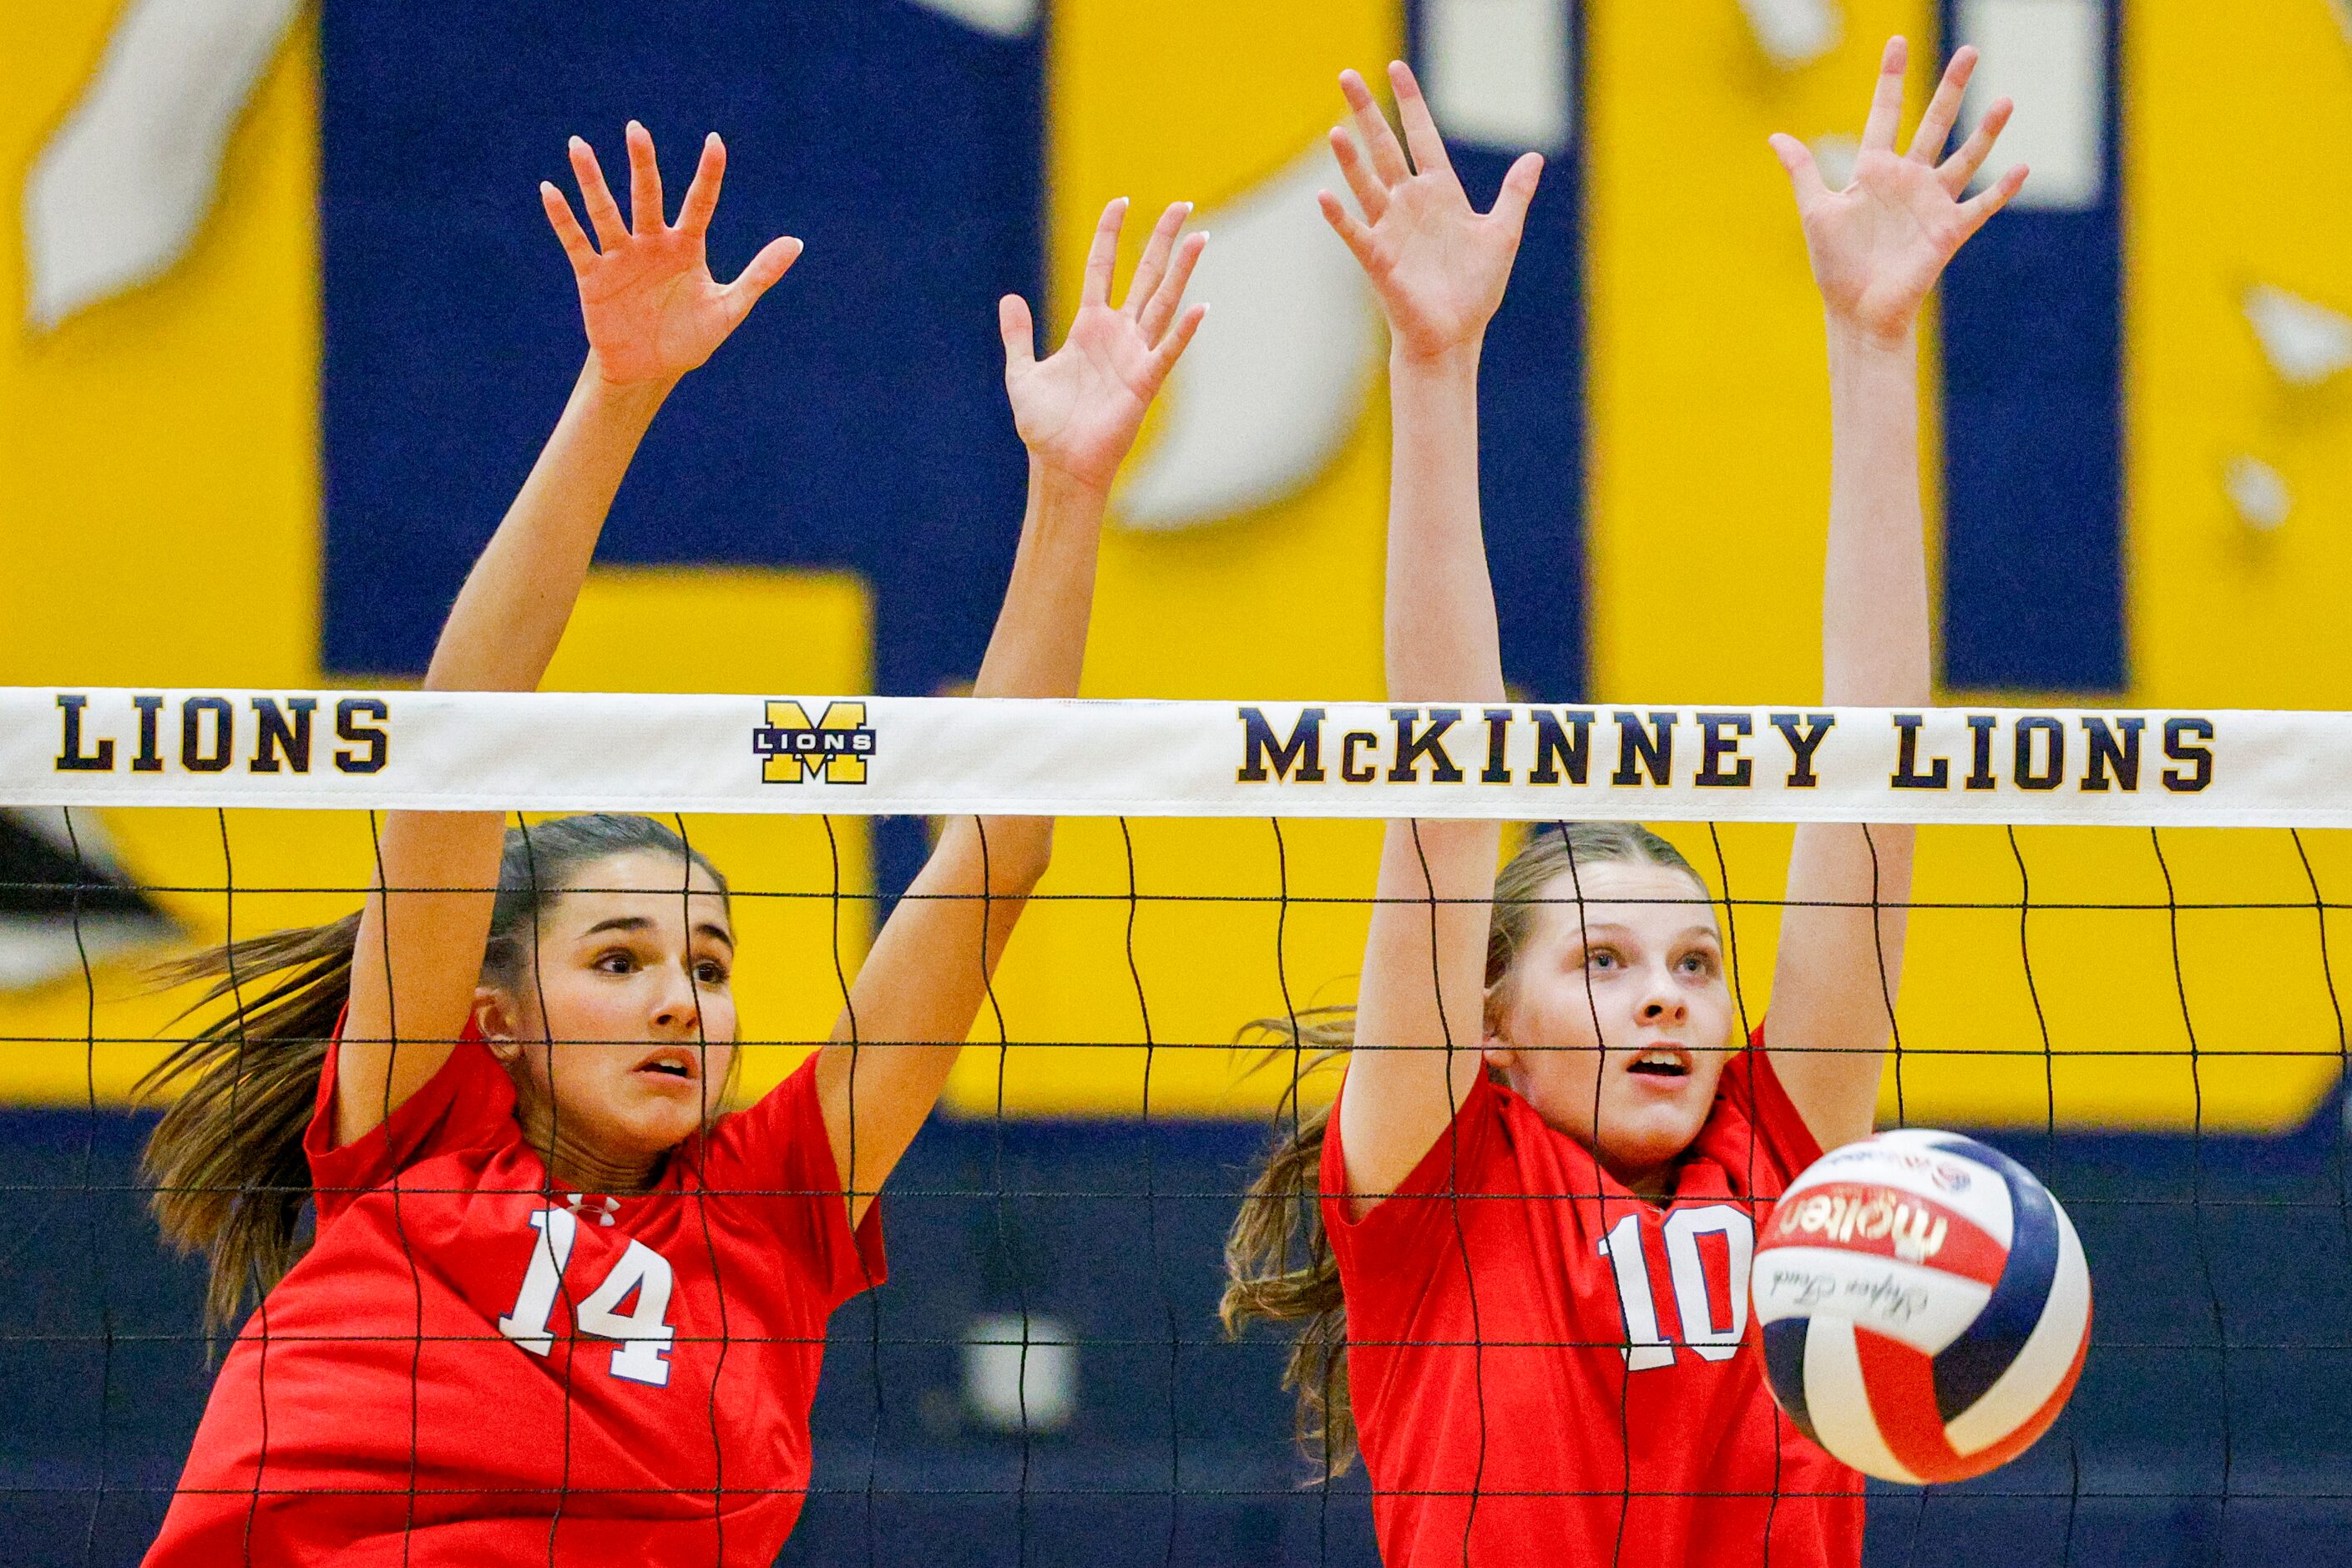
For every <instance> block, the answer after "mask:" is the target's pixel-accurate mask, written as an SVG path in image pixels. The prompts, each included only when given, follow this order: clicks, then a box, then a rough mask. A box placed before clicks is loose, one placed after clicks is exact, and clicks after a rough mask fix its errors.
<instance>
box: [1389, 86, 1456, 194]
mask: <svg viewBox="0 0 2352 1568" xmlns="http://www.w3.org/2000/svg"><path fill="white" fill-rule="evenodd" d="M1389 88H1390V90H1391V91H1392V92H1394V93H1395V94H1396V105H1397V118H1398V119H1399V120H1401V121H1403V122H1404V138H1405V144H1406V145H1407V146H1409V147H1411V148H1412V166H1413V167H1414V168H1416V169H1418V170H1420V171H1421V172H1422V173H1423V174H1428V173H1429V172H1430V171H1431V170H1433V169H1437V170H1443V171H1444V173H1445V174H1446V175H1447V176H1448V177H1449V178H1454V182H1455V184H1460V183H1461V182H1460V180H1459V178H1458V177H1455V176H1454V160H1453V159H1451V158H1449V157H1447V156H1446V154H1445V138H1444V137H1443V136H1441V135H1439V134H1438V132H1437V121H1436V120H1435V119H1434V118H1433V116H1432V115H1431V114H1430V112H1429V100H1427V99H1425V98H1423V97H1422V95H1421V83H1420V82H1418V81H1416V80H1414V79H1413V75H1412V67H1411V66H1409V65H1407V64H1405V63H1404V62H1403V61H1402V60H1391V61H1390V62H1389Z"/></svg>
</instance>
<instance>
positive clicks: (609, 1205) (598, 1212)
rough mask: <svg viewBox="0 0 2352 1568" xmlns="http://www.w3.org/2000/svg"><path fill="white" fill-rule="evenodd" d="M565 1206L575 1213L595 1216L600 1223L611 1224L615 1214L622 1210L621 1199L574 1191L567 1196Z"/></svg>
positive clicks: (564, 1201)
mask: <svg viewBox="0 0 2352 1568" xmlns="http://www.w3.org/2000/svg"><path fill="white" fill-rule="evenodd" d="M563 1206H564V1207H565V1208H568V1209H570V1210H571V1211H572V1213H573V1214H576V1215H586V1216H589V1217H592V1218H593V1219H594V1220H595V1222H596V1223H597V1224H598V1225H610V1224H612V1223H613V1216H614V1215H617V1214H619V1213H620V1212H621V1200H620V1199H618V1198H613V1197H599V1198H592V1197H590V1196H589V1195H588V1194H585V1193H572V1194H567V1195H566V1196H565V1198H564V1200H563Z"/></svg>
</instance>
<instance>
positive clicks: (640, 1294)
mask: <svg viewBox="0 0 2352 1568" xmlns="http://www.w3.org/2000/svg"><path fill="white" fill-rule="evenodd" d="M530 1223H531V1227H532V1228H533V1229H534V1230H536V1231H538V1232H539V1236H538V1238H537V1239H536V1240H535V1241H534V1242H533V1243H532V1244H531V1248H530V1268H529V1269H528V1270H527V1271H526V1272H525V1273H524V1274H523V1277H522V1289H520V1291H518V1292H517V1293H516V1295H515V1304H514V1310H513V1311H511V1312H509V1313H508V1314H507V1315H506V1316H505V1317H503V1318H500V1319H499V1332H500V1333H502V1334H504V1335H506V1337H507V1338H509V1339H510V1340H512V1341H514V1342H515V1343H517V1344H519V1345H520V1346H521V1347H522V1348H523V1349H525V1350H527V1351H529V1352H530V1353H531V1354H533V1355H539V1356H543V1355H546V1354H548V1353H550V1352H552V1351H553V1350H554V1349H555V1336H554V1335H553V1334H551V1333H550V1332H549V1331H548V1327H547V1322H548V1320H549V1319H550V1318H551V1317H553V1316H554V1315H555V1293H556V1291H557V1290H559V1289H562V1284H563V1270H564V1268H566V1267H567V1266H568V1265H569V1264H570V1263H571V1261H572V1238H573V1237H576V1236H578V1235H579V1234H580V1216H579V1215H575V1214H573V1213H572V1211H571V1210H569V1209H552V1208H551V1209H539V1210H536V1211H534V1212H533V1213H532V1215H531V1216H530ZM671 1282H672V1275H671V1273H670V1267H669V1259H668V1258H664V1257H663V1256H662V1255H661V1254H660V1253H658V1252H656V1251H655V1250H654V1249H653V1248H652V1247H647V1246H646V1244H645V1243H643V1242H641V1241H638V1240H636V1239H635V1238H634V1237H633V1238H631V1240H630V1242H629V1249H628V1250H627V1251H626V1252H624V1253H622V1254H621V1258H620V1261H619V1262H617V1263H615V1264H614V1265H613V1271H612V1272H611V1273H610V1274H607V1275H605V1276H604V1283H603V1284H601V1285H599V1286H597V1287H596V1289H593V1291H591V1292H589V1295H588V1299H587V1300H584V1301H583V1302H581V1303H580V1304H579V1305H578V1306H576V1307H574V1308H572V1324H573V1326H574V1327H576V1328H577V1329H578V1330H579V1331H580V1332H582V1333H583V1334H593V1335H595V1336H596V1337H597V1338H598V1339H602V1340H618V1341H620V1342H621V1343H620V1346H619V1348H618V1349H616V1350H614V1352H613V1375H614V1377H625V1378H627V1379H628V1380H629V1381H630V1382H631V1383H650V1384H653V1385H654V1386H655V1387H656V1388H661V1387H667V1385H668V1383H669V1347H670V1341H671V1339H672V1338H673V1337H674V1336H675V1335H676V1334H677V1330H675V1329H673V1328H671V1327H670V1326H669V1324H668V1323H667V1322H666V1321H663V1320H664V1319H666V1318H667V1317H668V1316H669V1292H670V1285H671ZM632 1295H634V1296H635V1298H636V1304H635V1306H633V1307H631V1308H630V1309H629V1310H626V1311H623V1310H621V1303H622V1302H624V1301H625V1300H628V1299H629V1298H630V1297H631V1296H632Z"/></svg>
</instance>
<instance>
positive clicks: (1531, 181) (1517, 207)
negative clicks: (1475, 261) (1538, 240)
mask: <svg viewBox="0 0 2352 1568" xmlns="http://www.w3.org/2000/svg"><path fill="white" fill-rule="evenodd" d="M1543 171H1544V161H1543V154H1542V153H1520V154H1519V156H1518V159H1517V162H1515V163H1512V165H1511V168H1510V172H1509V173H1508V174H1505V175H1504V176H1503V188H1502V189H1501V190H1499V191H1497V192H1496V193H1495V206H1494V210H1493V211H1492V212H1489V213H1488V214H1487V215H1486V216H1489V217H1492V218H1497V219H1500V220H1501V221H1502V222H1503V223H1504V224H1505V225H1507V226H1508V227H1509V229H1510V232H1511V243H1512V244H1514V245H1517V243H1518V241H1519V235H1520V234H1521V232H1523V231H1524V230H1525V229H1526V228H1527V226H1528V205H1529V204H1531V203H1532V202H1534V200H1535V199H1536V186H1537V184H1538V183H1539V182H1541V180H1542V179H1543Z"/></svg>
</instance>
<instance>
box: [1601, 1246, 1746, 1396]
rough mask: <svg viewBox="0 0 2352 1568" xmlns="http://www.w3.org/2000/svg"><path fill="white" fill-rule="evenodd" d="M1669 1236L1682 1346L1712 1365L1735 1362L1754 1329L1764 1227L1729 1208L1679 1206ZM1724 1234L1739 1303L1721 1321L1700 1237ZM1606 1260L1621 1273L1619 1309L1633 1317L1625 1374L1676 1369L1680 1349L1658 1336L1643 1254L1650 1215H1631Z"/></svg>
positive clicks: (1628, 1319) (1605, 1249) (1628, 1322)
mask: <svg viewBox="0 0 2352 1568" xmlns="http://www.w3.org/2000/svg"><path fill="white" fill-rule="evenodd" d="M1659 1228H1660V1229H1661V1230H1662V1231H1664V1234H1665V1238H1666V1273H1667V1275H1668V1277H1669V1278H1671V1279H1673V1280H1674V1283H1675V1316H1676V1317H1677V1318H1679V1319H1681V1320H1682V1330H1683V1337H1682V1342H1683V1343H1684V1344H1686V1345H1688V1346H1689V1347H1690V1348H1691V1349H1693V1350H1695V1351H1696V1352H1698V1353H1699V1355H1700V1357H1701V1358H1702V1359H1704V1360H1706V1361H1729V1360H1730V1359H1731V1358H1732V1357H1733V1356H1735V1355H1737V1354H1738V1353H1739V1342H1740V1340H1741V1338H1742V1337H1744V1336H1745V1335H1746V1334H1747V1332H1748V1266H1749V1264H1750V1263H1752V1262H1753V1261H1754V1259H1755V1257H1756V1226H1755V1222H1754V1221H1752V1220H1750V1219H1749V1218H1748V1215H1747V1214H1746V1213H1745V1212H1744V1211H1742V1210H1739V1209H1736V1208H1733V1207H1732V1206H1731V1205H1728V1204H1709V1205H1706V1207H1705V1208H1693V1209H1676V1210H1675V1211H1674V1213H1672V1214H1670V1215H1667V1216H1666V1223H1665V1224H1664V1225H1663V1226H1660V1227H1659ZM1707 1235H1714V1236H1720V1237H1723V1240H1724V1247H1725V1250H1726V1251H1727V1252H1728V1253H1729V1254H1730V1259H1731V1268H1730V1269H1729V1271H1728V1272H1729V1274H1730V1277H1731V1278H1730V1284H1731V1301H1730V1303H1729V1305H1728V1306H1727V1308H1726V1310H1724V1311H1723V1312H1722V1314H1721V1315H1720V1316H1718V1315H1717V1312H1716V1309H1715V1302H1714V1301H1713V1300H1711V1299H1710V1298H1709V1293H1708V1291H1707V1285H1706V1263H1705V1262H1704V1261H1702V1260H1701V1258H1699V1255H1698V1238H1699V1237H1702V1236H1707ZM1601 1256H1602V1257H1604V1258H1608V1259H1609V1268H1610V1271H1611V1272H1612V1273H1613V1274H1615V1275H1616V1276H1617V1305H1618V1306H1619V1307H1620V1308H1622V1310H1623V1311H1624V1313H1625V1370H1626V1371H1628V1372H1645V1371H1647V1370H1649V1369H1650V1368H1652V1367H1659V1366H1672V1365H1674V1364H1675V1347H1674V1344H1673V1343H1672V1342H1669V1341H1668V1340H1667V1339H1666V1338H1665V1337H1664V1335H1663V1334H1661V1333H1660V1332H1659V1331H1658V1301H1657V1297H1656V1295H1655V1294H1654V1292H1653V1291H1652V1289H1651V1287H1650V1261H1649V1259H1648V1258H1646V1257H1644V1256H1643V1250H1642V1216H1641V1215H1637V1214H1629V1215H1626V1216H1625V1217H1624V1218H1623V1219H1621V1220H1619V1221H1618V1222H1617V1223H1616V1224H1615V1225H1612V1226H1610V1227H1609V1234H1608V1235H1607V1236H1604V1237H1601Z"/></svg>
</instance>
